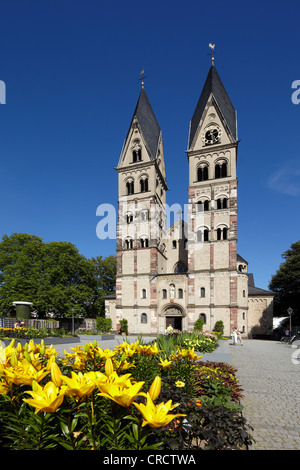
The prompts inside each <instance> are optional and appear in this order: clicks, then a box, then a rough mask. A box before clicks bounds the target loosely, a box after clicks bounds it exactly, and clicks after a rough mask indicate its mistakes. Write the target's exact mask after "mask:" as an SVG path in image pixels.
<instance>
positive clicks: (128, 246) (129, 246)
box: [125, 238, 133, 250]
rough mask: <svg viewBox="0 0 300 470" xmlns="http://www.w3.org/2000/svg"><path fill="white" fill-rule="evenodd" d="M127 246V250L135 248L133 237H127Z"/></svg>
mask: <svg viewBox="0 0 300 470" xmlns="http://www.w3.org/2000/svg"><path fill="white" fill-rule="evenodd" d="M125 248H126V250H130V249H132V248H133V239H132V238H126V240H125Z"/></svg>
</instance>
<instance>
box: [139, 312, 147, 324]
mask: <svg viewBox="0 0 300 470" xmlns="http://www.w3.org/2000/svg"><path fill="white" fill-rule="evenodd" d="M147 321H148V319H147V313H142V314H141V323H147Z"/></svg>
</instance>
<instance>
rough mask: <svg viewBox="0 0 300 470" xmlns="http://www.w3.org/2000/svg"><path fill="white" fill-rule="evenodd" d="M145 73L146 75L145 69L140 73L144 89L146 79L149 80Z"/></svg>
mask: <svg viewBox="0 0 300 470" xmlns="http://www.w3.org/2000/svg"><path fill="white" fill-rule="evenodd" d="M144 73H145V70H144V69H143V70H142V71H141V72H140V75H141V78H140V80H142V88H144V85H145V83H144V79H145V78H147V77H145V75H144Z"/></svg>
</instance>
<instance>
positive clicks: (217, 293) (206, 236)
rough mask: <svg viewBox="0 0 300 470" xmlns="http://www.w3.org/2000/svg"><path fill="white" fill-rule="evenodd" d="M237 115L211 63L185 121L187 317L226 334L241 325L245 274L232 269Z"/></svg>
mask: <svg viewBox="0 0 300 470" xmlns="http://www.w3.org/2000/svg"><path fill="white" fill-rule="evenodd" d="M237 150H238V137H237V121H236V111H235V109H234V107H233V105H232V103H231V101H230V99H229V96H228V94H227V92H226V90H225V88H224V86H223V84H222V81H221V79H220V77H219V74H218V72H217V70H216V67H215V66H214V63H213V61H212V66H211V68H210V70H209V72H208V75H207V78H206V81H205V84H204V87H203V90H202V93H201V95H200V98H199V101H198V103H197V106H196V109H195V111H194V114H193V117H192V120H191V122H190V131H189V140H188V150H187V157H188V161H189V188H188V192H189V215H188V227H189V243H188V246H189V249H188V271H189V301H188V312H189V317H190V319H193V320H194V319H196V318H198V317H199V315H198V312H199V311H201V312H202V314H201V316H202V317H203V319H204V320H205V323H206V326H207V327H208V328H209V329H210V330H212V329H213V327H214V324H215V322H216V321H217V320H222V321H223V323H224V325H225V331H226V334H229V333H230V331H232V329H233V327H234V326H236V325H237V324H239V325H241V324H242V323H243V324H245V325H246V321H247V319H246V311H247V291H248V288H247V275H245V274H244V275H242V274H243V273H239V272H238V267H237V266H238V265H237V174H236V163H237Z"/></svg>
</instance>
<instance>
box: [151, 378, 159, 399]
mask: <svg viewBox="0 0 300 470" xmlns="http://www.w3.org/2000/svg"><path fill="white" fill-rule="evenodd" d="M160 390H161V378H160V377H159V375H157V376H156V377H155V379H154V380H153V382H152V385H151V387H150V390H149V395H150V397H151V400H152V401H154V400H156V398H157V397H158V395H159V394H160Z"/></svg>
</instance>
